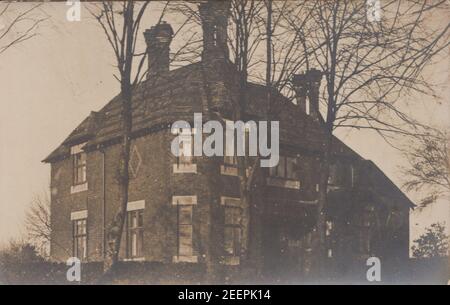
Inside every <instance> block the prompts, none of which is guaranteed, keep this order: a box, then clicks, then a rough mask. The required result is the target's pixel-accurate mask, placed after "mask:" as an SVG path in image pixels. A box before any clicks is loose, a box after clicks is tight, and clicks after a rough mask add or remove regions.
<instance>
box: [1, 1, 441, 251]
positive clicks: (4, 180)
mask: <svg viewBox="0 0 450 305" xmlns="http://www.w3.org/2000/svg"><path fill="white" fill-rule="evenodd" d="M15 5H20V6H22V7H23V6H25V5H29V4H24V3H20V4H15ZM43 8H44V10H45V13H46V14H48V15H49V16H50V19H49V20H48V21H47V22H46V23H45V24H44V25H42V26H40V27H39V30H38V32H39V36H37V37H34V38H33V39H32V40H29V41H27V42H25V43H23V44H22V45H20V46H17V47H15V48H14V49H10V50H9V51H8V52H6V53H4V54H2V55H0V103H1V109H2V111H1V112H0V140H1V142H0V143H1V145H0V169H1V174H0V195H1V199H0V243H2V242H5V241H7V240H9V239H11V238H16V237H19V236H20V235H21V234H23V233H24V228H23V221H24V216H25V211H26V210H27V208H28V207H29V203H30V200H31V199H32V197H33V196H34V195H36V194H42V193H43V192H45V191H46V190H47V189H48V186H49V182H50V175H49V174H50V166H49V165H47V164H43V163H41V160H42V159H44V158H45V157H46V156H47V155H48V154H49V153H50V152H51V151H52V150H53V149H54V148H56V147H57V146H58V145H59V144H60V143H61V142H62V141H63V140H64V139H65V137H66V136H67V135H68V134H69V133H70V132H71V131H72V130H73V129H74V128H75V127H76V126H77V125H78V124H79V123H80V122H81V121H82V120H83V119H84V118H85V117H86V116H87V115H88V114H89V112H90V111H92V110H94V111H96V110H99V109H100V108H101V107H102V106H103V105H104V104H105V103H107V102H108V101H109V99H111V98H112V97H113V96H114V95H116V94H117V93H118V83H117V81H116V80H115V79H114V78H113V77H112V73H113V72H115V71H114V67H113V64H114V59H113V57H112V53H111V51H110V48H109V46H108V44H107V42H106V39H105V37H104V34H103V32H102V31H101V30H100V28H99V27H98V25H97V24H96V23H95V22H94V21H93V20H92V19H91V18H90V17H89V16H88V14H87V12H86V11H85V10H83V11H82V16H81V17H82V20H81V22H67V21H66V10H67V7H66V5H65V3H52V4H45V5H44V6H43ZM156 16H159V14H158V13H155V14H153V13H152V14H151V15H148V16H147V17H146V20H145V22H144V24H143V29H144V28H147V27H150V26H151V25H152V24H155V23H156ZM168 21H169V22H171V23H173V22H174V21H173V20H171V19H170V18H169V19H168ZM6 22H7V20H0V27H1V24H6ZM431 22H444V23H447V22H448V16H444V15H443V16H435V18H434V20H432V21H431ZM175 27H176V26H175ZM448 67H449V62H448V58H447V59H446V60H445V61H443V62H440V63H439V64H436V65H433V66H430V67H428V71H427V73H428V75H429V77H432V78H433V80H434V81H435V82H436V83H441V84H448V83H450V82H449V81H450V79H449V71H448ZM440 93H442V96H443V97H444V98H445V99H443V100H441V101H440V102H441V103H438V101H433V100H431V99H430V98H421V100H420V101H419V102H418V103H411V104H414V105H415V106H414V107H411V108H410V109H409V111H411V112H414V113H415V114H416V117H419V118H420V119H421V120H422V121H424V122H425V123H427V122H428V123H433V124H434V125H442V126H443V125H448V121H449V120H448V118H449V109H448V104H449V101H448V96H449V88H448V87H446V88H442V92H440ZM339 136H340V137H341V139H343V140H344V142H345V143H346V144H348V145H349V146H350V147H351V148H353V149H354V150H355V151H357V152H358V153H360V154H361V155H362V156H363V157H364V158H366V159H371V160H373V161H374V162H375V163H376V164H377V165H378V166H379V167H380V168H381V169H382V170H383V171H384V172H385V173H386V174H387V175H388V176H389V177H390V178H391V179H392V180H393V181H394V182H395V183H396V184H397V185H400V184H401V182H402V176H401V173H400V172H399V166H400V165H402V164H403V162H404V161H403V159H402V157H401V156H400V154H399V153H398V152H397V151H395V150H394V149H392V148H390V147H389V146H388V145H387V144H386V143H385V142H384V141H383V140H382V139H380V138H379V137H378V136H376V135H375V134H373V133H370V132H356V131H352V132H350V133H349V132H340V133H339ZM412 199H414V198H412ZM448 206H449V205H448V203H447V201H446V200H441V201H440V202H439V203H438V204H435V205H434V206H432V207H431V208H427V209H426V210H424V211H423V212H414V213H412V216H411V235H412V236H413V237H416V236H417V234H418V232H420V231H421V230H422V229H423V228H424V226H427V225H429V224H431V223H433V222H436V221H443V220H448V219H449V218H450V209H449V208H448Z"/></svg>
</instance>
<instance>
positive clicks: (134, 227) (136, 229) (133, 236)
mask: <svg viewBox="0 0 450 305" xmlns="http://www.w3.org/2000/svg"><path fill="white" fill-rule="evenodd" d="M143 244H144V210H135V211H129V212H128V218H127V256H128V258H138V257H142V255H143V254H142V248H143Z"/></svg>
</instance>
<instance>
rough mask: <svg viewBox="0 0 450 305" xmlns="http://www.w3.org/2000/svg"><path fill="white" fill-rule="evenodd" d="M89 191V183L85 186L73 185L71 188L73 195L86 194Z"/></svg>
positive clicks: (84, 184)
mask: <svg viewBox="0 0 450 305" xmlns="http://www.w3.org/2000/svg"><path fill="white" fill-rule="evenodd" d="M87 190H88V183H87V182H85V183H83V184H77V185H72V186H71V187H70V193H71V194H75V193H80V192H85V191H87Z"/></svg>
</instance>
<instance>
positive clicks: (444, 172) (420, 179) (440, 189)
mask: <svg viewBox="0 0 450 305" xmlns="http://www.w3.org/2000/svg"><path fill="white" fill-rule="evenodd" d="M449 140H450V138H449V135H448V133H445V132H441V131H438V130H430V131H429V132H427V133H426V134H424V135H422V136H419V137H417V138H416V139H414V140H413V141H411V143H409V144H410V145H409V147H408V149H407V150H406V152H405V157H406V158H407V160H408V162H409V166H408V167H404V168H403V172H404V174H405V176H406V177H407V179H408V180H407V181H406V182H405V184H404V187H405V188H406V190H407V191H414V192H420V193H421V194H423V193H426V194H427V195H426V196H425V197H423V198H421V201H420V204H419V206H420V207H426V206H428V205H430V204H432V203H433V202H435V201H436V200H437V199H439V198H441V197H443V196H446V195H449V194H450V156H449V147H448V143H449Z"/></svg>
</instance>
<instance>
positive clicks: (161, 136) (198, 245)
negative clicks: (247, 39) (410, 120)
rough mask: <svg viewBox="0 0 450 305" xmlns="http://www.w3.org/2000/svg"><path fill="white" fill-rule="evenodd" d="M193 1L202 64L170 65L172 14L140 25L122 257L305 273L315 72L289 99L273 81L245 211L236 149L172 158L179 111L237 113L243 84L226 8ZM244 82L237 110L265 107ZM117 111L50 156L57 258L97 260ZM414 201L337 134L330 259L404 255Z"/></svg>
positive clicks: (112, 180)
mask: <svg viewBox="0 0 450 305" xmlns="http://www.w3.org/2000/svg"><path fill="white" fill-rule="evenodd" d="M200 14H201V16H202V20H203V32H204V33H203V36H204V37H203V43H204V45H203V48H204V49H203V53H202V59H201V61H200V62H198V63H194V64H190V65H187V66H184V67H181V68H178V69H176V70H169V48H170V42H171V38H172V35H173V30H172V28H171V26H170V25H169V24H167V23H161V24H159V25H157V26H155V27H152V28H151V29H149V30H147V31H145V33H144V35H145V38H146V42H147V44H148V48H147V50H148V62H149V73H148V79H147V80H146V81H144V82H143V83H142V84H140V85H139V86H138V87H137V89H136V90H135V92H134V95H133V106H132V113H133V114H132V117H133V128H132V133H133V137H132V146H131V159H130V174H131V180H130V185H129V199H130V200H129V202H128V206H127V213H128V215H127V219H126V224H125V229H124V232H123V239H122V243H121V251H120V257H121V259H122V260H125V261H156V262H164V263H174V264H178V263H189V264H198V265H205V264H209V263H211V262H213V263H214V262H215V263H217V264H218V265H220V266H222V267H223V268H224V269H226V270H231V271H230V272H233V270H235V271H236V270H237V271H239V272H240V271H242V270H248V271H249V272H260V273H265V274H280V275H283V274H286V275H287V274H290V273H295V274H308V272H309V270H310V269H311V263H312V261H313V260H312V257H313V256H314V253H313V252H314V251H313V249H314V245H313V241H314V234H315V231H314V224H315V217H316V210H317V209H316V205H317V194H318V179H319V177H318V174H317V172H318V170H317V169H318V168H319V164H320V159H321V155H322V147H323V143H324V139H325V136H324V131H323V126H321V125H322V121H321V117H320V113H319V112H318V103H319V100H318V92H319V86H320V77H318V73H317V72H318V71H315V70H311V71H308V72H307V73H305V74H304V75H298V76H296V77H295V78H294V79H293V83H294V85H295V88H296V94H297V102H296V104H294V103H292V102H291V101H289V100H288V99H287V98H286V97H284V96H283V95H281V94H280V93H278V92H272V95H273V96H272V99H273V103H274V105H275V107H276V109H277V111H275V112H274V113H276V118H272V119H276V120H278V121H280V161H279V163H278V165H277V166H276V167H274V168H271V169H270V170H269V171H268V172H267V173H266V175H260V177H258V178H257V181H256V185H257V186H256V188H255V190H254V192H253V193H252V200H251V206H250V208H249V209H248V210H247V211H244V210H243V208H242V206H241V200H240V195H239V184H238V183H239V180H238V177H237V167H236V162H235V159H234V158H232V157H205V156H202V157H186V156H184V157H183V156H181V157H175V156H174V155H173V154H172V153H171V150H170V147H171V142H172V140H173V139H174V137H175V135H173V134H172V133H171V131H170V126H171V124H172V123H173V122H175V121H177V120H186V121H188V122H192V120H193V114H194V113H202V114H203V118H204V120H208V119H210V118H211V116H212V113H214V112H218V113H221V115H222V116H223V117H225V118H229V119H231V117H230V116H231V114H232V110H231V109H232V108H231V107H232V105H233V102H232V99H233V98H236V96H237V95H238V83H237V78H238V73H237V72H236V70H235V67H234V66H233V64H232V63H231V62H230V61H229V60H228V59H227V58H228V54H227V53H228V52H227V47H226V35H225V34H224V33H226V32H227V22H226V20H227V19H226V18H227V14H226V10H224V7H222V6H221V4H219V2H217V3H216V2H209V3H207V4H205V3H204V4H202V5H201V7H200ZM311 80H314V81H312V82H311ZM308 86H309V87H308ZM247 88H248V90H247V92H246V94H247V96H248V105H246V110H245V117H246V118H248V119H253V120H267V119H268V117H269V116H268V113H269V112H268V109H267V108H268V107H267V105H266V104H265V100H266V94H267V90H266V88H265V87H264V86H260V85H257V84H253V83H249V84H248V85H247ZM307 105H309V107H307ZM120 113H121V104H120V97H119V96H117V97H116V98H114V99H112V100H111V101H110V102H109V103H107V104H106V105H105V106H104V107H103V108H102V109H101V110H100V111H98V112H92V113H91V114H90V115H89V116H88V117H87V118H86V119H85V120H84V121H82V122H81V124H80V125H79V126H78V127H77V128H76V129H75V130H74V131H73V132H72V133H71V134H70V135H69V136H68V137H67V138H66V139H65V140H64V142H63V143H62V144H61V145H60V146H58V147H57V148H56V149H55V150H54V151H53V152H52V153H51V154H50V155H49V156H48V157H47V158H46V159H45V160H44V162H46V163H49V164H51V226H52V232H51V257H52V258H53V259H54V260H56V261H65V260H66V259H67V258H69V257H72V256H75V257H78V258H80V259H82V260H83V261H102V260H103V259H104V256H105V249H106V245H105V244H106V238H105V234H106V230H105V228H107V227H108V226H109V225H110V223H111V222H112V220H113V217H114V216H115V214H116V213H117V211H118V210H119V207H120V202H119V188H118V181H117V171H118V159H119V155H120V134H121V129H120V128H121V125H120V117H121V114H120ZM272 115H273V114H272ZM412 206H413V204H412V202H411V201H410V200H409V199H408V198H407V197H406V196H405V195H404V194H403V193H402V192H401V191H400V190H399V189H398V188H397V187H396V186H395V185H394V184H393V183H392V182H391V181H390V180H389V178H388V177H386V176H385V175H384V174H383V172H382V171H380V170H379V169H378V167H377V166H376V165H375V164H374V163H372V162H371V161H368V160H365V159H364V158H362V157H361V156H359V155H358V154H357V153H355V152H354V151H353V150H351V149H350V148H349V147H348V146H346V145H345V144H344V143H343V142H341V141H340V140H338V139H337V138H334V139H333V166H332V168H331V176H330V181H329V189H328V205H327V217H328V218H327V232H326V235H327V254H328V257H329V259H330V266H332V268H333V269H339V268H345V266H347V265H349V264H351V263H352V262H354V261H355V260H359V259H365V258H368V257H369V256H377V257H380V258H381V257H382V258H392V259H404V258H407V257H408V243H409V209H410V208H411V207H412ZM245 218H247V219H245ZM244 224H247V225H244ZM222 267H221V268H222ZM330 268H331V267H330Z"/></svg>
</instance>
